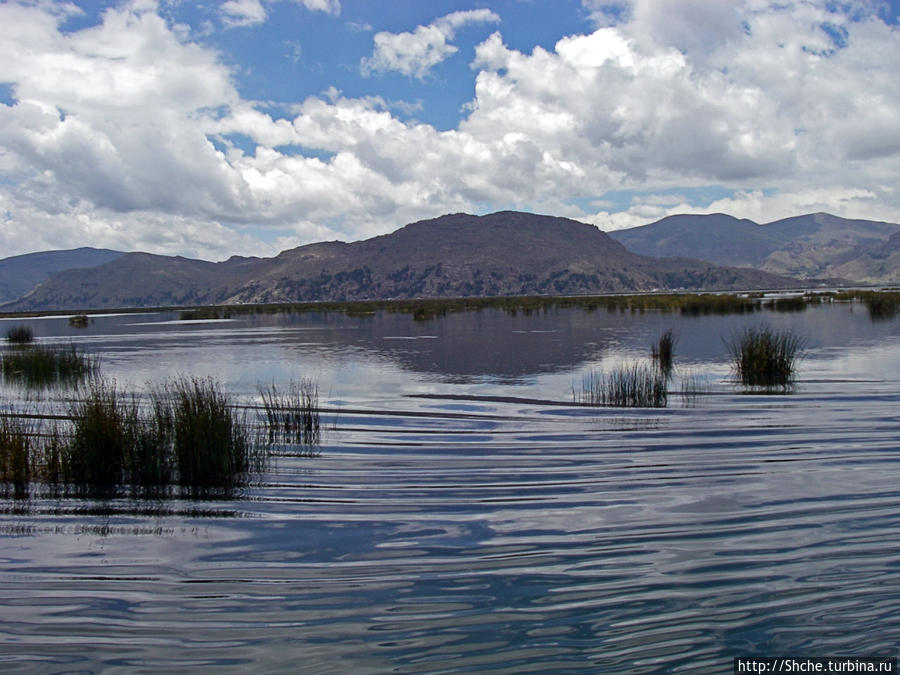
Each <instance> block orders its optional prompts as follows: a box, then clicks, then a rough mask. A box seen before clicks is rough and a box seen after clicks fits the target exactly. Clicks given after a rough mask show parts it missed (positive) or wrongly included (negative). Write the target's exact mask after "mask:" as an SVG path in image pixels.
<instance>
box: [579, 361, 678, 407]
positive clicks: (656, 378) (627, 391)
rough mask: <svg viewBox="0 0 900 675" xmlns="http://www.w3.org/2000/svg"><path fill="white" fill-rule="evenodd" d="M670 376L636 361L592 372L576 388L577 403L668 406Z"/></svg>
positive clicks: (619, 405)
mask: <svg viewBox="0 0 900 675" xmlns="http://www.w3.org/2000/svg"><path fill="white" fill-rule="evenodd" d="M667 380H668V378H667V377H666V375H665V374H664V373H662V372H661V371H660V369H659V368H654V367H650V366H648V365H645V364H639V363H633V364H630V365H624V366H621V367H619V368H616V369H613V370H611V371H609V372H603V371H600V372H591V373H590V374H589V375H588V376H586V377H585V378H583V379H582V383H581V391H577V390H574V389H573V392H572V398H573V400H574V401H575V403H577V404H580V405H589V406H609V407H615V408H665V407H666V404H667V402H668V390H667Z"/></svg>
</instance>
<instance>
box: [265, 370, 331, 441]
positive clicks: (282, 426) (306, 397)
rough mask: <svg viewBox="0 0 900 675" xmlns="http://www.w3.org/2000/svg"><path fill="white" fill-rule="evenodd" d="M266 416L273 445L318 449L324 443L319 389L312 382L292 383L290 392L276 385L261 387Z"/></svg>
mask: <svg viewBox="0 0 900 675" xmlns="http://www.w3.org/2000/svg"><path fill="white" fill-rule="evenodd" d="M259 394H260V397H261V398H262V403H263V409H264V411H265V414H266V423H267V429H268V432H269V442H270V443H276V442H286V443H295V444H298V445H303V446H306V447H316V446H318V445H319V441H320V439H321V424H320V417H321V413H320V410H319V386H318V384H317V383H316V382H315V381H314V380H312V379H309V378H301V379H300V380H299V381H298V380H293V379H292V380H291V381H290V383H289V384H288V388H287V390H286V391H279V390H278V389H277V388H276V386H275V383H274V382H273V383H272V384H271V385H269V386H268V387H265V388H263V387H260V389H259Z"/></svg>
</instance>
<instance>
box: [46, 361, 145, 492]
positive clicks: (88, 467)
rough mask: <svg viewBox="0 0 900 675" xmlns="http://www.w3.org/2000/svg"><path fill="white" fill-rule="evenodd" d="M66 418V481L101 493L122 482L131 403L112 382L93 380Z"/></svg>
mask: <svg viewBox="0 0 900 675" xmlns="http://www.w3.org/2000/svg"><path fill="white" fill-rule="evenodd" d="M69 414H70V415H71V417H72V430H71V435H70V436H69V438H68V439H67V441H68V442H67V443H66V447H65V448H64V450H63V462H64V464H65V467H66V471H65V473H66V475H67V476H68V478H69V480H71V482H73V483H74V484H75V485H77V486H79V487H81V488H84V489H97V490H101V491H105V490H112V489H113V488H115V487H116V486H118V485H121V484H122V483H123V482H125V478H126V460H127V458H128V454H129V450H130V448H131V447H132V445H133V443H134V438H135V432H136V425H137V419H138V414H137V405H136V402H135V400H134V399H131V400H128V399H127V398H126V397H125V396H124V395H123V394H122V393H121V392H120V391H119V390H118V388H117V386H116V384H115V382H107V381H104V380H101V379H94V380H92V381H91V382H90V385H89V387H88V390H87V392H86V395H85V397H84V398H83V399H80V400H78V401H75V402H74V403H73V404H72V407H71V409H70V413H69Z"/></svg>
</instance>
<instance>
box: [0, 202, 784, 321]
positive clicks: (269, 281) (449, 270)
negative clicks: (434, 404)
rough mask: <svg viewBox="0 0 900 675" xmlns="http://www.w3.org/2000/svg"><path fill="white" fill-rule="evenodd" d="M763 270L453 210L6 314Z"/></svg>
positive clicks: (108, 270)
mask: <svg viewBox="0 0 900 675" xmlns="http://www.w3.org/2000/svg"><path fill="white" fill-rule="evenodd" d="M792 283H793V282H791V281H790V280H787V279H785V278H782V277H778V276H775V275H772V274H767V273H764V272H759V271H756V270H747V269H736V268H724V267H719V266H716V265H712V264H709V263H705V262H699V261H696V260H689V259H677V258H669V259H653V258H647V257H645V256H641V255H637V254H635V253H632V252H629V251H628V250H626V249H625V247H624V246H622V245H621V244H619V243H618V242H616V241H614V240H613V239H612V238H610V237H609V236H608V235H606V234H604V233H603V232H601V231H600V230H598V229H597V228H596V227H594V226H592V225H586V224H584V223H579V222H576V221H574V220H569V219H566V218H554V217H550V216H539V215H533V214H528V213H519V212H511V211H504V212H500V213H494V214H490V215H486V216H472V215H467V214H454V215H447V216H442V217H440V218H436V219H433V220H425V221H420V222H418V223H412V224H410V225H407V226H406V227H403V228H401V229H400V230H397V231H396V232H393V233H391V234H387V235H383V236H380V237H375V238H372V239H367V240H365V241H360V242H354V243H343V242H324V243H318V244H310V245H307V246H301V247H299V248H295V249H291V250H288V251H284V252H282V253H281V254H280V255H278V256H276V257H274V258H237V257H235V258H231V259H229V260H227V261H225V262H221V263H210V262H205V261H199V260H189V259H186V258H170V257H165V256H154V255H150V254H146V253H131V254H128V255H125V256H122V257H121V258H119V259H117V260H114V261H112V262H109V263H107V264H105V265H101V266H99V267H95V268H92V269H89V270H70V271H67V272H63V273H60V274H57V275H55V276H54V277H52V278H50V279H48V280H47V281H46V282H44V283H42V284H41V285H39V286H38V287H36V288H35V289H33V290H32V291H31V292H29V293H28V294H27V295H26V296H24V297H23V298H22V299H21V300H19V301H18V302H16V303H13V304H11V305H7V306H5V307H3V309H4V310H7V311H10V310H24V309H30V310H39V309H87V308H111V307H145V306H166V305H193V304H219V303H238V302H244V303H248V302H306V301H317V300H366V299H383V298H417V297H431V298H435V297H460V296H494V295H525V294H561V295H569V294H584V293H607V292H618V291H649V290H654V289H681V288H685V289H739V288H770V287H786V286H790V285H792Z"/></svg>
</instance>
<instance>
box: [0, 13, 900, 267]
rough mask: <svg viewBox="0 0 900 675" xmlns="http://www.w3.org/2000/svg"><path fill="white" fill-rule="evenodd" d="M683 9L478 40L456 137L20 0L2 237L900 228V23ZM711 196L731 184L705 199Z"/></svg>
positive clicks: (2, 180) (130, 24)
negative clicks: (857, 221)
mask: <svg viewBox="0 0 900 675" xmlns="http://www.w3.org/2000/svg"><path fill="white" fill-rule="evenodd" d="M237 1H238V0H236V2H235V4H234V5H233V7H234V9H235V10H237V9H238V4H237ZM306 4H307V6H308V7H309V8H310V9H317V10H319V11H331V12H336V11H339V9H340V8H339V5H337V3H331V2H319V3H306ZM676 4H679V5H680V3H673V2H671V1H664V0H634V1H633V2H631V3H629V4H628V5H627V7H626V6H625V5H624V4H622V5H621V10H620V12H619V14H618V15H616V16H615V20H614V21H613V20H607V21H606V24H605V25H603V26H602V27H600V28H598V29H597V30H595V31H593V32H591V33H589V34H585V35H571V36H568V37H565V38H563V39H561V40H559V42H558V43H557V44H556V45H555V47H554V48H553V49H544V48H541V47H536V48H535V49H533V50H532V51H531V52H530V53H526V52H521V51H518V50H515V49H511V48H510V47H509V46H507V45H506V44H504V41H503V36H502V35H501V34H500V33H495V34H493V35H491V36H490V37H489V38H487V39H486V40H484V41H483V42H482V43H481V44H480V45H479V46H478V47H477V49H476V57H475V60H474V61H473V63H472V67H473V69H474V77H475V95H474V98H473V100H472V102H471V105H470V106H469V113H468V115H467V117H466V118H465V119H464V120H463V121H462V122H461V123H460V124H459V125H458V126H457V128H455V129H449V130H446V131H439V130H437V129H435V128H434V127H432V126H430V125H428V124H423V123H418V122H413V121H404V120H403V119H401V118H400V117H397V116H395V115H394V114H393V113H392V110H400V111H401V112H402V114H403V115H408V114H409V113H411V112H415V110H416V107H417V106H418V104H414V105H413V106H412V107H410V108H403V104H402V103H397V102H390V101H386V100H385V99H382V98H380V97H377V96H372V97H367V98H347V97H344V96H342V95H341V94H340V92H338V91H337V90H335V89H330V90H329V91H328V92H326V93H325V94H323V95H322V96H314V97H310V98H307V99H306V100H304V101H299V102H297V103H296V105H294V106H293V108H292V110H293V112H292V113H291V117H290V118H288V119H278V118H275V117H273V115H272V114H269V113H268V112H267V109H266V108H265V107H264V106H263V105H261V104H256V103H254V102H252V101H247V100H243V99H242V98H241V96H240V94H239V93H238V91H237V89H236V88H235V86H234V84H233V81H232V77H233V74H232V72H231V71H230V70H229V68H228V67H226V66H225V65H223V63H222V62H221V60H220V58H219V56H218V55H217V54H216V53H215V52H213V51H211V50H209V49H206V48H204V47H202V46H200V45H198V44H195V43H192V42H190V41H189V38H188V37H187V36H186V35H185V34H184V32H183V31H181V30H179V29H178V28H177V27H173V26H170V25H168V24H167V23H166V22H165V21H164V20H163V19H162V18H160V16H158V14H157V12H156V10H155V7H154V6H153V5H152V4H137V3H132V4H126V5H122V6H119V7H116V8H113V9H109V10H107V11H106V12H105V13H104V15H103V19H102V21H101V23H99V24H98V25H95V26H92V27H89V28H85V29H82V30H77V31H68V32H67V31H63V30H61V28H60V27H61V25H62V22H63V21H64V19H65V16H63V15H61V14H59V13H58V11H57V10H54V11H50V9H49V8H50V7H52V6H50V5H44V4H40V5H30V4H29V5H20V4H15V3H2V4H0V25H15V26H16V27H17V30H16V31H14V32H13V31H5V32H0V82H4V83H11V91H12V96H13V99H14V101H15V103H14V104H13V105H3V104H0V221H2V233H0V250H3V251H4V252H5V253H6V255H13V254H15V253H21V252H26V251H29V250H35V249H38V248H60V247H70V246H79V245H95V246H108V247H112V248H124V249H144V250H150V251H154V252H169V253H176V252H178V253H183V254H188V255H201V256H209V257H214V258H223V257H227V256H228V255H231V254H232V253H235V252H240V253H243V254H253V253H255V254H271V253H273V252H274V247H277V246H279V245H287V244H288V243H290V244H296V243H302V242H304V241H315V240H320V239H326V238H327V239H335V238H340V239H358V238H362V237H367V236H372V235H375V234H380V233H383V232H386V231H389V230H392V229H395V228H396V227H398V226H400V225H403V224H405V223H407V222H411V221H414V220H418V219H421V218H426V217H434V216H437V215H440V214H442V213H448V212H457V211H469V212H472V211H486V210H493V209H496V208H522V209H529V210H535V211H542V212H547V213H554V214H558V215H568V216H570V217H578V218H580V219H582V220H589V221H591V222H594V223H596V224H598V225H599V226H601V227H602V228H603V229H610V228H615V227H622V226H631V225H639V224H644V223H647V222H650V221H652V220H655V219H657V218H660V217H663V216H665V215H668V214H670V213H677V212H684V211H691V212H715V211H724V212H729V213H732V214H733V215H736V216H738V217H748V218H752V219H754V220H756V221H758V222H767V221H771V220H775V219H777V218H781V217H786V216H790V215H797V214H799V213H803V212H810V211H830V212H833V213H835V214H837V215H843V216H851V217H867V218H876V219H884V220H892V221H895V222H896V221H900V192H898V191H897V190H896V187H895V185H894V183H895V177H896V176H897V175H900V115H898V114H897V111H898V110H900V79H898V78H897V77H896V72H895V70H896V69H895V66H894V64H896V63H900V34H898V31H897V30H896V28H892V27H890V26H888V25H886V24H884V23H883V22H881V21H880V20H879V19H877V17H875V16H874V15H865V14H862V15H859V16H857V17H856V18H854V19H853V20H851V19H849V18H848V17H847V16H845V15H843V14H841V13H837V12H831V11H829V10H828V9H827V8H826V7H825V6H824V5H821V4H817V3H814V2H803V3H800V2H796V3H793V4H791V3H783V5H777V6H776V5H775V4H770V3H769V2H767V1H765V0H746V1H745V2H740V3H738V2H736V1H735V2H730V1H728V2H723V3H721V5H719V6H717V8H715V9H711V10H710V12H709V14H708V15H706V14H704V13H703V6H701V5H700V4H698V3H692V2H688V5H684V6H685V7H687V9H686V12H687V15H689V16H692V17H694V19H691V23H689V24H684V23H679V19H678V17H676V16H675V14H676V13H677V12H676V9H675V6H676ZM242 6H243V7H244V8H245V15H247V11H249V10H248V9H247V8H249V9H252V3H245V4H244V5H242ZM264 8H265V7H264V6H263V9H264ZM234 16H237V13H236V14H235V15H234ZM495 16H496V15H493V14H492V13H491V12H489V11H488V10H476V11H473V12H455V13H453V14H449V15H447V16H445V17H442V18H441V19H438V20H437V21H435V22H434V23H432V24H430V25H429V26H427V27H420V28H427V29H429V30H433V31H436V33H435V35H440V36H442V37H441V38H440V39H438V38H437V37H434V39H433V40H431V42H429V40H430V39H431V37H430V36H433V34H432V33H430V32H423V33H422V34H421V35H420V37H423V38H424V39H423V40H422V41H421V44H420V43H419V42H416V40H417V39H418V38H416V35H417V33H418V29H417V31H415V32H413V33H406V34H405V35H407V36H410V40H411V42H410V45H412V46H409V47H408V48H406V49H405V51H404V49H402V48H400V47H398V46H396V45H399V44H400V43H399V42H397V43H390V41H388V42H386V43H385V44H389V43H390V44H392V45H394V48H393V51H391V50H389V49H388V48H387V47H386V48H385V51H384V58H385V59H386V60H385V64H387V63H392V64H393V66H391V67H393V68H394V69H396V70H400V71H401V72H405V73H406V74H408V75H412V76H422V77H424V76H425V74H426V73H427V72H428V68H429V67H431V66H433V65H434V63H437V62H438V61H435V62H434V63H432V62H431V61H429V60H428V59H429V58H432V57H429V56H428V54H429V49H431V50H432V51H433V52H434V54H438V55H440V54H441V53H445V52H446V49H447V48H452V49H455V47H453V45H452V44H450V40H452V37H453V35H454V31H455V30H457V29H459V28H460V27H462V26H465V25H468V24H469V23H471V22H473V21H478V22H490V21H495V20H496V19H495V18H494V17H495ZM826 23H827V24H828V25H829V26H832V27H837V28H833V29H830V30H831V31H832V32H831V33H829V31H826V30H825V29H824V28H823V25H825V24H826ZM691 26H695V27H696V33H697V34H696V35H691V34H690V30H689V28H690V27H691ZM838 29H839V30H838ZM835 31H837V35H838V36H842V37H840V39H839V40H837V42H838V43H840V44H838V43H836V40H835V36H834V34H833V33H834V32H835ZM393 37H396V36H393ZM417 44H418V45H420V46H418V47H417V46H415V45H417ZM421 45H425V47H421ZM428 45H432V46H431V47H429V46H428ZM439 47H440V48H439ZM441 49H444V50H445V52H441ZM377 55H378V51H377V48H376V54H375V55H373V57H372V58H373V59H375V58H376V57H377ZM389 55H390V57H389ZM390 59H394V60H393V61H390ZM432 60H433V59H432ZM429 63H431V65H428V64H429ZM372 67H373V68H375V66H374V64H373V65H372ZM385 67H387V65H385ZM404 69H405V70H404ZM424 105H425V106H426V107H427V105H428V104H427V101H426V102H425V104H424ZM238 135H239V136H240V137H245V138H246V139H248V143H238V142H235V141H234V139H235V138H236V137H237V136H238ZM242 147H243V148H245V149H243V150H242V149H241V148H242ZM247 148H253V149H252V150H250V149H247ZM704 186H717V187H718V188H719V190H720V192H719V193H720V194H721V193H722V192H721V190H724V191H725V192H726V193H729V194H731V195H732V196H730V197H728V198H725V199H719V200H717V201H707V202H699V201H698V200H697V198H691V197H690V195H692V194H698V193H697V192H696V191H692V190H691V188H696V187H704ZM614 190H624V191H629V190H632V191H639V192H640V193H641V194H645V195H647V196H644V197H641V198H639V199H637V200H635V201H634V202H633V203H631V204H630V205H629V206H628V207H627V208H625V209H623V210H620V211H613V210H612V209H611V208H610V207H608V206H603V205H601V204H599V203H598V204H597V205H596V206H592V207H584V208H583V209H582V208H581V207H578V206H574V204H588V203H591V202H592V201H593V202H599V200H601V199H602V198H603V196H604V194H605V193H607V192H610V191H614ZM673 195H676V196H673ZM677 195H686V196H685V197H684V198H678V197H677ZM263 229H265V230H266V231H267V232H268V234H267V235H266V236H260V235H259V232H260V231H262V230H263Z"/></svg>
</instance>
